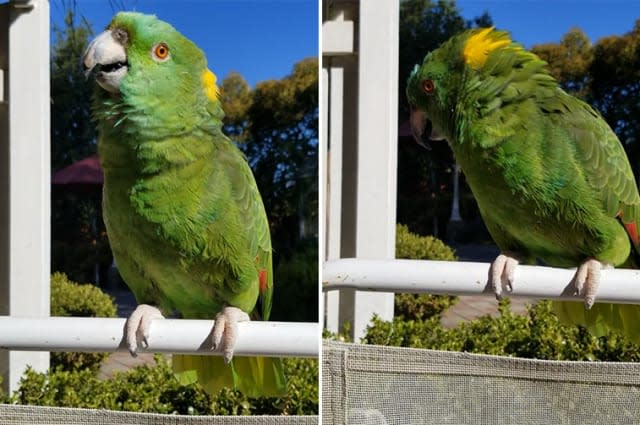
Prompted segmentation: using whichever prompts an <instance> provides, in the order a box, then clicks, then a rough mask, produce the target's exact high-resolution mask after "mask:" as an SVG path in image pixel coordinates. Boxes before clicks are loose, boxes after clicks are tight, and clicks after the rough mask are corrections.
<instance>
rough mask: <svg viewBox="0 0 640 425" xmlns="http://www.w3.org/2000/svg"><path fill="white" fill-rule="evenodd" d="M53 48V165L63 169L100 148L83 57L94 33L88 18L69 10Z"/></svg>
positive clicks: (56, 33) (54, 167)
mask: <svg viewBox="0 0 640 425" xmlns="http://www.w3.org/2000/svg"><path fill="white" fill-rule="evenodd" d="M53 32H54V34H55V42H54V45H53V48H52V52H51V142H52V144H51V165H52V168H53V170H59V169H60V168H63V167H65V166H67V165H69V164H71V163H73V162H74V161H78V160H80V159H83V158H85V157H87V156H89V155H91V154H94V153H95V152H96V129H95V125H94V123H93V122H92V121H91V93H92V90H93V81H91V80H89V79H87V78H86V77H85V76H84V73H83V71H82V67H81V66H80V58H81V57H82V54H83V53H84V51H85V49H86V48H87V45H88V39H89V37H90V36H91V35H92V34H93V31H92V30H91V26H90V25H89V23H88V22H87V21H85V20H80V22H77V17H76V15H75V13H74V12H73V10H68V11H67V14H66V16H65V19H64V27H63V28H60V27H57V26H54V27H53Z"/></svg>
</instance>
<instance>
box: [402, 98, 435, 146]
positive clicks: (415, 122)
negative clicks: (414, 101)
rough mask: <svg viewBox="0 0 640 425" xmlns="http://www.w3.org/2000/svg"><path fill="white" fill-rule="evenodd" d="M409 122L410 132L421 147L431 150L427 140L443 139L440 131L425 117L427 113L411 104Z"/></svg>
mask: <svg viewBox="0 0 640 425" xmlns="http://www.w3.org/2000/svg"><path fill="white" fill-rule="evenodd" d="M409 122H410V123H411V134H413V138H414V140H415V141H416V143H417V144H419V145H420V146H422V147H423V148H425V149H427V150H431V145H429V141H437V140H444V137H443V136H442V135H441V134H440V132H439V131H438V130H436V129H435V128H434V127H433V123H432V122H431V120H430V119H429V118H428V117H427V114H425V113H424V112H423V111H421V110H419V109H416V108H415V106H413V105H411V116H410V118H409Z"/></svg>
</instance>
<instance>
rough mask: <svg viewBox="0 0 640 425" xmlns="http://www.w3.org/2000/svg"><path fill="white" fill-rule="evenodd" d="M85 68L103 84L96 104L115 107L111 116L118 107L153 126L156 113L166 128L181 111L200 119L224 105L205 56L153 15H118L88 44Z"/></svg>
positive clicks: (84, 57)
mask: <svg viewBox="0 0 640 425" xmlns="http://www.w3.org/2000/svg"><path fill="white" fill-rule="evenodd" d="M82 64H83V67H84V69H85V73H86V75H87V76H88V75H90V74H92V73H93V75H95V79H96V81H97V83H98V85H99V89H98V90H97V91H96V98H97V99H96V104H98V106H99V108H100V106H101V105H110V108H111V112H112V115H113V111H115V110H117V109H118V108H116V107H114V106H113V105H120V108H119V110H121V111H126V113H127V114H130V115H136V114H137V115H138V116H139V117H144V118H142V119H141V120H138V121H144V122H146V123H148V124H149V125H150V126H154V122H153V121H154V120H153V118H154V117H149V116H148V115H149V114H147V111H153V114H154V115H155V118H156V119H158V120H159V121H162V122H164V124H165V125H166V123H167V120H165V119H164V118H168V116H169V115H170V114H173V115H174V116H175V114H179V115H181V113H180V108H183V109H184V110H190V111H194V112H195V115H196V116H197V115H199V114H198V112H199V111H200V110H202V111H204V110H206V109H209V110H212V108H211V104H219V100H218V88H217V86H216V77H215V75H214V74H213V73H212V72H211V71H210V70H209V69H208V68H207V63H206V59H205V56H204V53H203V52H202V51H201V50H200V49H199V48H198V47H197V46H196V45H195V44H194V43H193V42H191V41H190V40H189V39H187V38H186V37H184V36H183V35H182V34H180V33H179V32H178V31H177V30H176V29H174V28H173V27H172V26H171V25H169V24H168V23H166V22H163V21H161V20H159V19H157V18H156V17H155V16H153V15H144V14H141V13H134V12H121V13H118V14H117V15H116V16H115V17H114V18H113V20H112V21H111V23H110V24H109V26H108V27H107V29H106V30H105V31H104V32H103V33H101V34H100V35H98V36H97V37H96V38H95V39H94V40H93V41H92V42H91V44H89V46H88V47H87V50H86V51H85V53H84V56H83V59H82ZM99 108H98V109H99ZM220 112H221V111H220ZM191 115H194V114H191ZM200 115H204V112H202V113H201V114H200ZM98 118H100V116H98ZM129 118H130V117H129ZM173 122H176V120H175V119H174V120H173ZM186 124H187V123H184V122H183V123H182V124H177V125H186ZM156 125H159V123H156Z"/></svg>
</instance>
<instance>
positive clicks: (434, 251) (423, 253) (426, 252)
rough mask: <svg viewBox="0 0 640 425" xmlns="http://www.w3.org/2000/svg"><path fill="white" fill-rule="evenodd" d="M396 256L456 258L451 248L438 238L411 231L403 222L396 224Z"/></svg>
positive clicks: (414, 258) (432, 258)
mask: <svg viewBox="0 0 640 425" xmlns="http://www.w3.org/2000/svg"><path fill="white" fill-rule="evenodd" d="M396 258H409V259H413V260H442V261H455V260H457V259H458V258H457V257H456V254H455V252H454V251H453V249H451V248H450V247H449V246H447V245H446V244H445V243H444V242H442V241H441V240H440V239H438V238H434V237H433V236H420V235H417V234H415V233H411V232H410V231H409V228H408V227H407V226H405V225H404V224H398V225H397V226H396Z"/></svg>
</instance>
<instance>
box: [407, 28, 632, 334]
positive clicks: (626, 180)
mask: <svg viewBox="0 0 640 425" xmlns="http://www.w3.org/2000/svg"><path fill="white" fill-rule="evenodd" d="M407 97H408V100H409V103H410V104H411V108H412V113H411V126H412V129H413V133H414V137H416V139H417V140H422V139H423V138H430V139H432V140H437V139H446V140H447V141H448V142H449V144H450V146H451V149H452V150H453V153H454V156H455V158H456V161H457V162H458V164H459V165H460V166H461V168H462V170H463V171H464V173H465V175H466V179H467V182H468V184H469V186H470V188H471V190H472V192H473V194H474V196H475V198H476V200H477V203H478V207H479V209H480V214H481V215H482V218H483V219H484V222H485V224H486V226H487V228H488V230H489V232H490V233H491V236H492V237H493V239H494V240H495V242H496V243H497V244H498V246H499V247H500V250H501V254H500V255H499V256H498V257H497V258H496V259H495V261H494V262H493V263H492V265H491V267H490V270H489V282H488V285H490V287H491V288H492V289H493V291H494V292H495V294H496V296H497V297H498V298H500V296H501V295H502V292H503V287H504V289H506V290H507V291H510V290H511V289H512V285H513V284H514V271H515V268H516V266H517V264H518V263H519V262H526V263H534V262H535V261H536V260H541V261H542V262H544V263H546V264H548V265H551V266H555V267H577V271H576V273H575V276H574V278H573V280H572V282H571V285H573V286H570V288H571V287H572V288H574V289H573V290H574V292H575V293H576V294H579V295H580V296H582V297H583V298H584V303H585V306H586V309H585V307H583V306H581V305H580V303H575V302H562V303H557V304H556V313H557V314H558V315H559V317H560V318H561V319H563V320H565V321H569V322H572V323H578V324H582V325H585V326H587V327H588V328H589V329H590V330H591V331H592V332H594V333H595V334H596V335H603V334H605V333H606V332H607V330H608V329H616V330H618V331H620V332H623V333H626V334H627V335H628V336H629V337H631V338H632V339H633V340H634V341H637V342H640V334H639V333H637V332H634V329H636V328H637V323H638V322H640V307H638V306H634V305H612V304H605V303H598V304H595V305H594V301H595V298H596V295H597V289H598V284H599V281H600V271H601V269H602V268H606V267H614V266H625V267H635V265H636V256H637V255H638V253H639V252H640V239H639V237H638V222H639V220H640V197H639V195H638V189H637V186H636V182H635V179H634V176H633V173H632V170H631V167H630V165H629V161H628V160H627V157H626V155H625V152H624V150H623V147H622V145H621V144H620V141H619V140H618V138H617V137H616V135H615V134H614V132H613V131H612V130H611V128H610V127H609V126H608V125H607V123H606V122H605V121H604V119H603V118H602V117H601V116H600V114H599V113H598V112H597V111H596V110H594V109H593V108H592V107H591V106H589V105H588V104H586V103H585V102H583V101H581V100H579V99H577V98H575V97H572V96H570V95H568V94H567V93H566V92H565V91H563V90H562V89H561V88H560V87H559V85H558V83H557V82H556V81H555V79H554V78H553V77H552V76H551V75H550V74H549V71H548V68H547V64H546V62H544V61H543V60H541V59H540V58H538V57H537V56H536V55H535V54H533V53H531V52H528V51H526V50H525V49H524V48H523V47H522V46H521V45H520V44H517V43H515V42H513V41H512V40H511V38H510V36H509V34H508V33H507V32H504V31H497V30H495V29H493V28H484V29H474V30H468V31H466V32H463V33H461V34H459V35H457V36H454V37H452V38H451V39H450V40H448V41H447V42H445V43H444V44H442V46H441V47H439V48H438V49H436V50H434V51H433V52H431V53H430V54H428V55H427V56H426V57H425V59H424V61H423V63H422V64H421V65H416V67H415V69H414V71H413V72H412V73H411V75H410V77H409V80H408V86H407Z"/></svg>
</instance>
